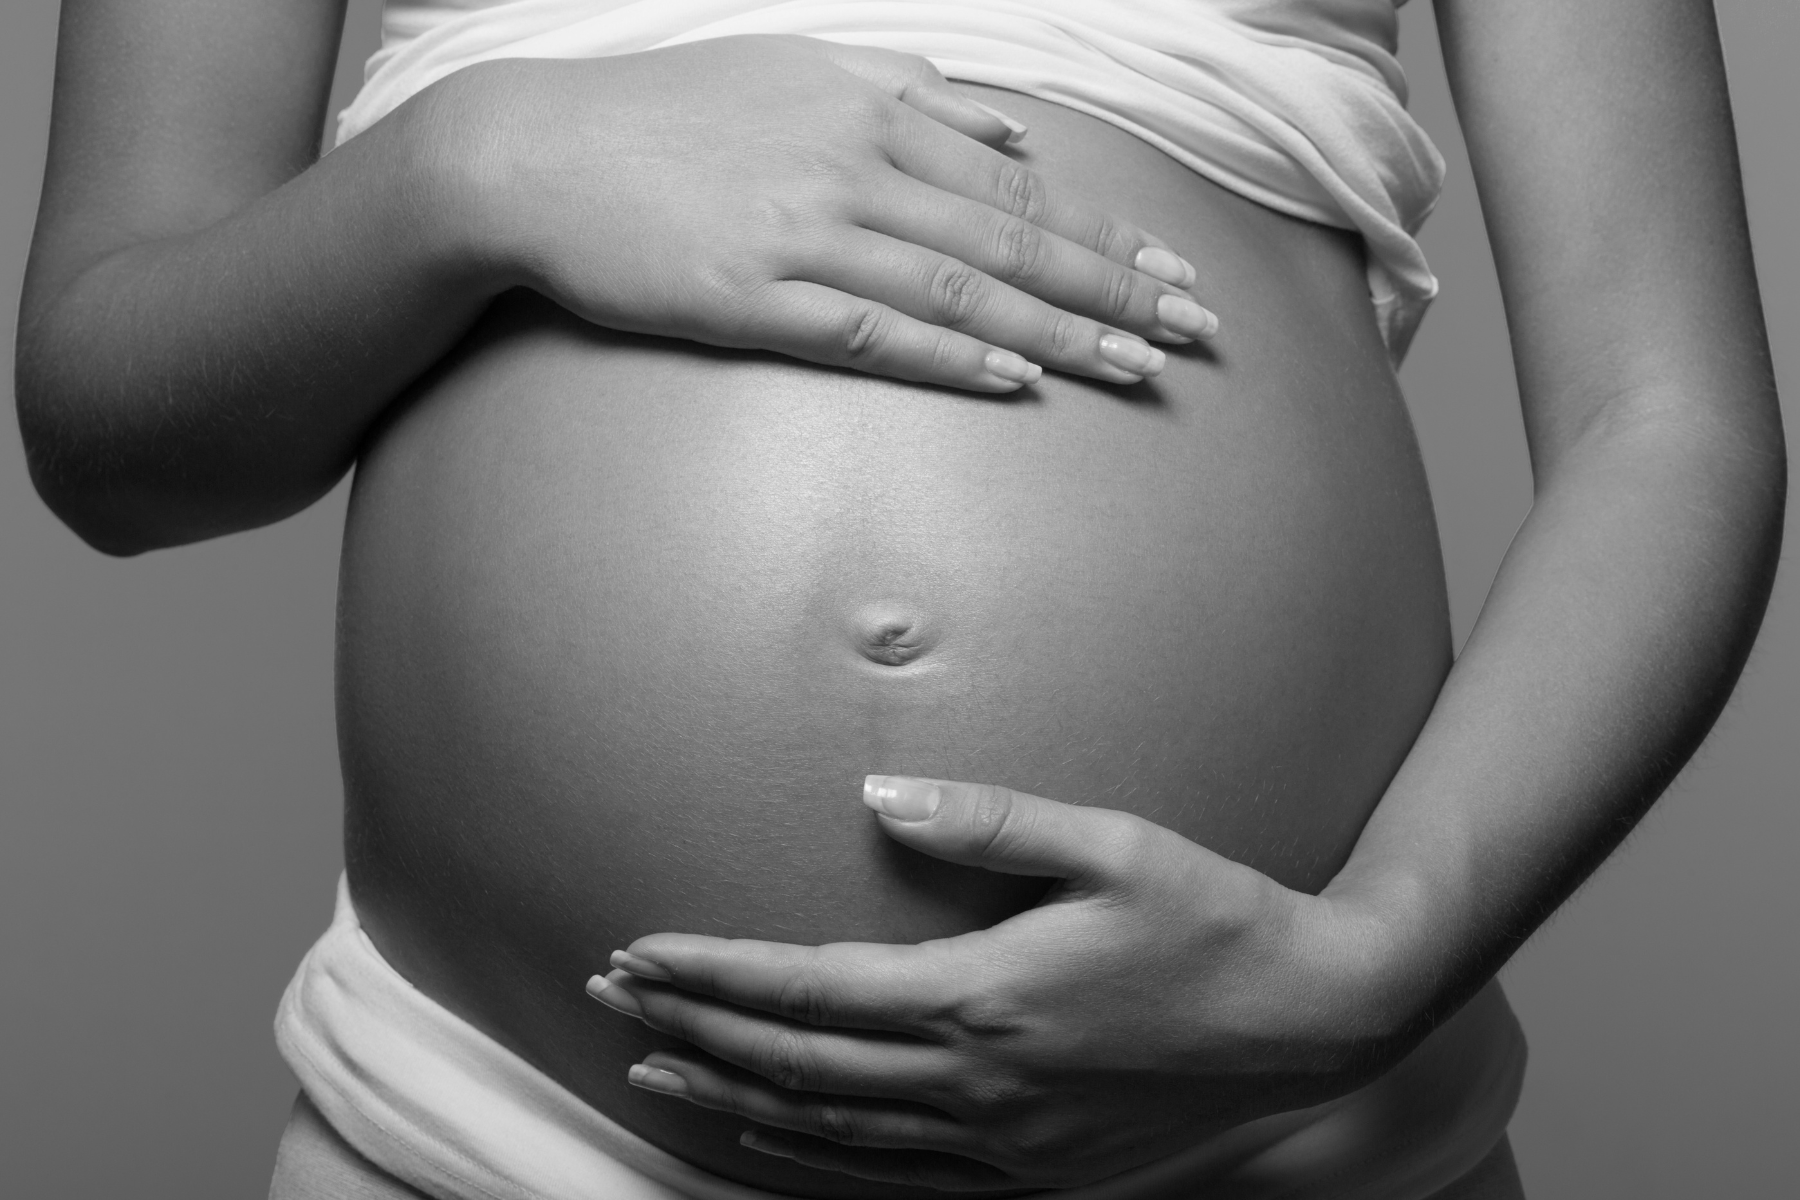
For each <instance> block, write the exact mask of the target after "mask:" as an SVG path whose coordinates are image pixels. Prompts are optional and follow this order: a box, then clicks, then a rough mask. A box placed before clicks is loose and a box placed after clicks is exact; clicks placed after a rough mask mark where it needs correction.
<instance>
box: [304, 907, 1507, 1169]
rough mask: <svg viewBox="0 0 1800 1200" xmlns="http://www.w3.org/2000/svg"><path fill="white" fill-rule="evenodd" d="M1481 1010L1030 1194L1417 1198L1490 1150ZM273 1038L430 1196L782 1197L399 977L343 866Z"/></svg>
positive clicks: (1499, 1120) (1502, 1111) (337, 1114)
mask: <svg viewBox="0 0 1800 1200" xmlns="http://www.w3.org/2000/svg"><path fill="white" fill-rule="evenodd" d="M571 986H578V985H577V984H571ZM1490 993H1491V995H1490ZM1484 1002H1485V1003H1487V1004H1488V1005H1489V1006H1490V1008H1491V1006H1492V1005H1494V1004H1497V1005H1499V1006H1500V1009H1501V1010H1504V1009H1505V1000H1504V999H1503V998H1501V997H1500V996H1499V993H1498V991H1497V990H1496V989H1490V991H1489V993H1484V994H1483V997H1478V998H1477V1000H1476V1001H1475V1002H1473V1003H1472V1005H1471V1007H1472V1008H1473V1007H1474V1006H1476V1005H1480V1004H1483V1003H1484ZM1477 1015H1480V1014H1477ZM1493 1018H1494V1014H1491V1013H1490V1014H1489V1015H1488V1017H1487V1018H1486V1019H1487V1024H1488V1027H1489V1028H1490V1030H1502V1031H1506V1032H1503V1034H1502V1036H1501V1037H1500V1038H1499V1039H1498V1041H1497V1042H1496V1039H1495V1038H1494V1037H1493V1036H1491V1035H1490V1034H1488V1033H1478V1034H1477V1036H1476V1037H1475V1038H1473V1039H1471V1038H1469V1037H1467V1036H1462V1037H1461V1040H1460V1042H1459V1041H1458V1035H1459V1030H1457V1029H1456V1028H1453V1027H1454V1026H1456V1025H1457V1022H1456V1021H1453V1022H1451V1023H1450V1024H1449V1025H1446V1026H1445V1028H1444V1029H1443V1030H1440V1031H1439V1033H1437V1034H1434V1035H1433V1036H1432V1037H1431V1038H1428V1039H1427V1040H1426V1043H1425V1044H1424V1046H1422V1047H1421V1048H1420V1050H1418V1051H1415V1052H1414V1054H1413V1055H1412V1056H1411V1057H1409V1058H1408V1059H1407V1060H1406V1062H1405V1063H1403V1064H1402V1065H1401V1066H1400V1067H1399V1068H1397V1069H1396V1070H1395V1071H1394V1072H1392V1073H1390V1074H1389V1075H1388V1076H1386V1077H1384V1078H1383V1079H1382V1080H1380V1081H1377V1083H1375V1084H1373V1085H1371V1086H1370V1087H1369V1088H1365V1089H1364V1090H1363V1091H1361V1092H1357V1093H1353V1094H1352V1095H1351V1096H1349V1097H1346V1098H1344V1099H1343V1100H1339V1101H1335V1102H1333V1103H1331V1104H1327V1105H1321V1106H1320V1107H1318V1108H1315V1109H1307V1110H1304V1111H1301V1112H1295V1113H1282V1114H1279V1115H1278V1116H1275V1117H1270V1118H1266V1119H1264V1120H1262V1121H1257V1122H1253V1123H1251V1124H1249V1125H1245V1126H1242V1127H1240V1128H1238V1129H1234V1130H1232V1131H1231V1132H1229V1133H1227V1134H1225V1135H1224V1136H1222V1137H1219V1138H1216V1139H1214V1140H1212V1141H1209V1142H1206V1143H1204V1144H1202V1145H1200V1146H1197V1147H1195V1148H1193V1149H1191V1150H1188V1151H1184V1152H1183V1153H1181V1154H1178V1155H1175V1156H1173V1157H1171V1158H1169V1159H1166V1160H1164V1161H1162V1162H1159V1163H1153V1164H1151V1165H1150V1166H1148V1167H1144V1168H1140V1169H1138V1170H1136V1171H1130V1172H1127V1173H1126V1174H1124V1175H1120V1176H1117V1177H1115V1178H1113V1179H1110V1180H1107V1181H1105V1182H1103V1183H1099V1184H1095V1185H1092V1186H1090V1187H1083V1188H1076V1189H1073V1190H1069V1191H1060V1192H1055V1193H1045V1195H1046V1196H1049V1195H1054V1196H1055V1197H1056V1200H1151V1198H1152V1197H1167V1196H1191V1195H1192V1194H1193V1190H1194V1188H1195V1187H1196V1186H1197V1185H1200V1184H1202V1183H1204V1184H1206V1185H1207V1187H1206V1194H1207V1195H1208V1196H1209V1197H1217V1198H1218V1200H1228V1198H1229V1200H1274V1198H1275V1197H1300V1196H1305V1197H1308V1198H1309V1200H1313V1198H1316V1200H1326V1198H1342V1200H1348V1198H1350V1197H1369V1198H1370V1200H1374V1198H1375V1197H1379V1198H1380V1200H1422V1198H1424V1197H1428V1196H1430V1195H1431V1194H1432V1193H1433V1192H1435V1191H1437V1190H1438V1189H1440V1188H1442V1187H1444V1186H1445V1185H1446V1184H1448V1183H1450V1182H1452V1181H1453V1180H1455V1179H1456V1178H1458V1177H1459V1176H1460V1175H1462V1174H1464V1173H1465V1172H1467V1171H1468V1170H1470V1169H1471V1168H1472V1167H1474V1166H1475V1164H1476V1163H1478V1162H1479V1161H1480V1160H1481V1159H1482V1158H1483V1157H1484V1156H1485V1155H1486V1154H1487V1152H1488V1151H1489V1150H1490V1149H1492V1147H1493V1146H1494V1144H1495V1143H1496V1142H1497V1141H1498V1140H1499V1138H1500V1135H1501V1134H1502V1133H1503V1132H1504V1131H1505V1128H1506V1122H1507V1120H1508V1119H1509V1118H1510V1116H1511V1114H1512V1109H1513V1106H1514V1104H1515V1103H1516V1102H1517V1099H1518V1093H1519V1085H1520V1082H1521V1080H1522V1078H1523V1074H1524V1059H1525V1054H1524V1042H1523V1038H1522V1037H1521V1036H1520V1035H1519V1033H1518V1026H1517V1024H1516V1023H1514V1022H1512V1020H1511V1014H1510V1012H1504V1019H1503V1020H1499V1021H1497V1022H1496V1021H1495V1020H1494V1019H1493ZM1461 1020H1462V1018H1458V1021H1461ZM1446 1034H1448V1035H1449V1036H1448V1037H1446V1036H1445V1035H1446ZM275 1038H276V1042H277V1043H278V1044H279V1046H280V1048H281V1053H282V1056H283V1057H284V1058H285V1059H286V1060H287V1062H288V1065H289V1066H290V1067H292V1068H293V1070H294V1073H295V1074H296V1075H297V1076H299V1079H300V1083H301V1086H302V1087H303V1088H304V1089H305V1091H306V1094H307V1096H308V1097H309V1098H311V1100H312V1102H313V1104H314V1105H316V1106H317V1107H318V1109H319V1111H320V1112H321V1113H322V1114H324V1116H325V1119H326V1120H327V1121H329V1122H330V1123H331V1125H332V1127H333V1128H334V1129H336V1130H337V1131H338V1133H339V1134H340V1135H342V1137H343V1138H344V1140H345V1141H346V1142H348V1143H349V1144H350V1145H351V1146H353V1147H355V1148H356V1149H357V1150H358V1151H359V1152H360V1153H361V1154H362V1155H363V1156H364V1157H366V1158H368V1159H369V1160H370V1161H371V1162H373V1163H374V1164H375V1165H376V1166H378V1167H380V1168H381V1169H382V1170H384V1171H387V1172H388V1173H389V1174H391V1175H393V1176H395V1177H396V1178H398V1179H401V1180H403V1181H405V1182H406V1183H408V1184H411V1185H412V1186H413V1187H415V1188H418V1189H419V1190H421V1191H423V1192H425V1193H426V1194H427V1195H430V1196H433V1197H437V1198H438V1200H781V1198H780V1197H777V1196H776V1195H775V1194H774V1193H770V1192H765V1191H761V1190H759V1189H757V1188H752V1187H746V1186H745V1185H743V1184H738V1183H733V1182H731V1181H730V1180H728V1179H722V1178H720V1177H719V1176H716V1175H713V1174H711V1173H709V1172H707V1171H703V1170H700V1169H699V1168H698V1167H695V1166H692V1165H690V1164H689V1163H687V1162H684V1161H683V1160H681V1159H679V1158H676V1157H675V1156H674V1155H671V1154H668V1153H667V1152H665V1151H662V1150H659V1149H658V1148H656V1147H655V1146H653V1145H651V1144H650V1143H649V1142H647V1141H645V1140H644V1139H642V1138H640V1137H638V1136H637V1135H636V1134H634V1133H632V1132H630V1131H629V1130H627V1129H625V1128H624V1127H623V1126H621V1125H619V1124H618V1123H617V1122H615V1121H613V1120H611V1119H610V1118H608V1117H607V1116H606V1115H605V1114H604V1113H602V1112H600V1111H598V1110H597V1109H594V1108H592V1107H591V1106H589V1105H588V1104H586V1103H585V1102H583V1101H582V1100H581V1099H580V1098H579V1097H577V1096H576V1095H575V1094H574V1093H572V1092H570V1091H569V1090H568V1089H566V1088H564V1087H563V1086H562V1085H561V1084H559V1083H557V1082H556V1081H555V1080H553V1079H551V1078H550V1077H549V1076H547V1075H545V1074H544V1073H543V1072H541V1071H539V1070H538V1069H537V1068H535V1067H533V1066H532V1065H531V1064H529V1063H527V1062H526V1061H525V1060H524V1059H522V1058H520V1057H519V1056H517V1055H516V1054H514V1053H513V1052H512V1051H510V1050H508V1049H506V1048H505V1047H504V1046H502V1045H500V1044H499V1043H498V1042H496V1041H494V1040H493V1039H492V1038H489V1037H488V1036H487V1035H486V1034H484V1033H482V1032H481V1031H480V1030H478V1029H476V1028H475V1027H474V1026H472V1025H470V1024H469V1023H468V1022H466V1021H464V1020H463V1019H462V1018H460V1017H458V1016H456V1015H454V1014H453V1013H451V1012H450V1011H449V1010H447V1009H445V1008H444V1007H442V1006H441V1005H439V1004H438V1003H436V1002H435V1001H433V1000H432V999H430V998H429V997H427V996H426V995H425V994H424V993H423V992H420V991H419V990H418V989H417V988H415V987H413V986H412V985H411V984H410V983H408V982H407V981H406V980H405V979H404V978H403V977H402V976H401V975H400V973H399V972H398V971H396V970H394V968H393V967H392V966H390V965H389V964H388V963H387V961H386V960H385V959H383V958H382V957H381V955H380V954H379V953H378V952H377V951H376V949H375V947H374V944H373V943H371V942H370V941H369V939H368V936H367V935H366V934H364V933H363V930H362V927H361V925H360V924H359V923H358V921H357V917H356V910H355V908H354V907H353V906H352V904H351V902H350V890H349V886H348V884H347V883H346V882H345V881H344V880H340V881H339V883H338V897H337V911H336V915H335V916H334V918H333V920H332V924H331V928H330V929H328V930H327V931H326V933H325V935H324V936H323V937H321V938H320V939H319V941H318V942H317V943H316V944H315V945H314V946H313V948H312V949H311V950H310V951H308V953H307V955H306V957H305V958H304V959H302V960H301V963H300V968H299V970H298V971H296V972H295V975H294V978H293V981H292V982H291V983H289V984H288V988H287V991H286V993H285V994H284V995H283V996H282V998H281V1007H280V1009H279V1011H278V1012H277V1014H276V1017H275Z"/></svg>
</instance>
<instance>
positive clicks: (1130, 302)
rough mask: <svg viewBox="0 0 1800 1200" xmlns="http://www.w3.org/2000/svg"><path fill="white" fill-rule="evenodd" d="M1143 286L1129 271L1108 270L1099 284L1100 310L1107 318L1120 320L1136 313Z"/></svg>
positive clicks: (1138, 308) (1143, 289) (1141, 306)
mask: <svg viewBox="0 0 1800 1200" xmlns="http://www.w3.org/2000/svg"><path fill="white" fill-rule="evenodd" d="M1144 293H1145V288H1144V287H1143V285H1142V284H1140V283H1139V282H1138V279H1137V276H1136V275H1135V273H1133V272H1131V271H1108V272H1107V273H1106V278H1105V280H1104V281H1103V282H1102V283H1101V285H1100V311H1101V312H1103V313H1105V314H1106V317H1107V319H1108V320H1112V321H1122V320H1127V319H1130V318H1132V317H1135V316H1137V315H1138V312H1139V310H1140V309H1142V308H1144V307H1145V305H1143V304H1142V303H1141V300H1142V297H1143V295H1144Z"/></svg>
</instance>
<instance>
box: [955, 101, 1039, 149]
mask: <svg viewBox="0 0 1800 1200" xmlns="http://www.w3.org/2000/svg"><path fill="white" fill-rule="evenodd" d="M969 103H970V104H973V105H974V106H975V107H976V108H979V109H980V110H981V111H982V112H984V113H986V114H987V115H988V116H990V117H992V118H994V120H996V121H998V122H1000V123H1001V124H1002V125H1004V126H1006V144H1007V145H1009V146H1016V145H1018V144H1019V142H1020V140H1021V139H1023V138H1024V136H1025V134H1026V133H1027V132H1029V129H1028V127H1027V126H1026V125H1025V124H1024V123H1023V122H1020V121H1015V120H1014V119H1013V118H1011V117H1009V116H1007V115H1006V114H1005V113H1003V112H1001V111H1000V110H999V109H997V108H989V107H988V106H987V105H985V104H983V103H982V102H981V101H979V100H970V101H969Z"/></svg>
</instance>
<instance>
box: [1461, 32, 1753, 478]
mask: <svg viewBox="0 0 1800 1200" xmlns="http://www.w3.org/2000/svg"><path fill="white" fill-rule="evenodd" d="M1437 11H1438V16H1439V23H1440V29H1441V31H1442V35H1443V43H1444V57H1445V63H1446V66H1447V68H1448V70H1449V74H1450V80H1451V86H1452V89H1453V91H1454V94H1455V98H1456V105H1457V110H1458V114H1459V116H1460V119H1461V122H1462V125H1463V129H1464V132H1465V134H1466V135H1467V139H1468V143H1469V151H1470V156H1471V160H1472V162H1473V165H1474V168H1475V175H1476V182H1477V185H1478V187H1479V190H1480V195H1481V202H1482V207H1483V210H1484V213H1485V215H1486V219H1487V224H1488V230H1489V234H1490V237H1491V240H1492V243H1493V247H1494V257H1495V263H1496V266H1497V267H1498V269H1499V274H1500V282H1501V287H1502V291H1503V293H1504V295H1505V298H1506V311H1507V318H1508V324H1509V326H1510V329H1511V333H1512V338H1513V346H1514V359H1515V362H1516V363H1517V366H1518V372H1519V384H1520V393H1521V398H1522V399H1523V401H1524V404H1525V419H1526V430H1527V434H1528V436H1529V438H1530V441H1531V450H1532V457H1533V461H1534V463H1535V464H1536V465H1537V466H1538V468H1539V470H1540V472H1542V471H1543V470H1544V469H1545V468H1546V467H1549V466H1553V465H1554V463H1555V461H1556V459H1557V458H1558V456H1559V455H1560V452H1561V451H1562V450H1563V449H1565V448H1566V447H1568V446H1569V445H1571V444H1572V443H1573V442H1574V441H1575V440H1576V439H1578V438H1579V437H1580V435H1581V434H1582V432H1583V431H1584V430H1586V429H1589V428H1591V427H1593V426H1594V425H1595V424H1596V423H1597V422H1599V421H1600V420H1601V419H1602V418H1606V419H1609V420H1610V418H1612V417H1615V416H1617V415H1619V414H1618V412H1617V411H1616V410H1617V409H1618V408H1619V407H1620V405H1621V404H1623V405H1624V406H1626V407H1628V408H1635V409H1636V410H1637V411H1640V412H1648V411H1652V410H1661V411H1660V412H1659V414H1658V415H1660V416H1670V415H1674V416H1676V417H1678V419H1680V420H1682V421H1684V422H1689V421H1694V420H1698V421H1700V422H1701V423H1703V424H1707V425H1709V426H1712V427H1714V428H1717V427H1719V425H1718V422H1719V421H1720V420H1722V421H1723V422H1724V423H1725V424H1726V425H1727V426H1730V425H1736V426H1738V427H1740V428H1743V429H1746V430H1748V431H1750V432H1751V433H1752V434H1753V435H1756V436H1762V435H1766V432H1767V423H1768V421H1769V420H1770V419H1771V417H1773V414H1774V412H1775V409H1774V392H1773V385H1772V379H1771V377H1770V374H1769V364H1768V353H1767V344H1766V338H1765V335H1764V333H1763V325H1762V315H1761V307H1760V302H1759V300H1758V297H1757V290H1756V279H1755V271H1754V267H1753V265H1752V262H1751V257H1750V241H1749V232H1748V228H1747V225H1746V221H1745V216H1744V204H1743V194H1742V186H1741V183H1740V179H1739V174H1738V162H1737V147H1736V143H1735V140H1734V135H1733V130H1732V122H1731V106H1730V101H1729V97H1728V95H1727V91H1726V84H1725V67H1724V61H1723V57H1722V54H1721V51H1720V48H1719V39H1718V32H1717V28H1716V26H1715V24H1714V17H1713V11H1712V6H1711V4H1710V3H1709V2H1708V0H1437ZM1671 410H1673V411H1671ZM1773 419H1774V420H1776V421H1778V420H1779V418H1778V417H1774V418H1773Z"/></svg>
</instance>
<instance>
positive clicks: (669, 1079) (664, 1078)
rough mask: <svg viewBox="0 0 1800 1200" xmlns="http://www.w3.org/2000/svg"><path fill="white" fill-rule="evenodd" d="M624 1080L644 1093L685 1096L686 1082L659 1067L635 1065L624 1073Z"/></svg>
mask: <svg viewBox="0 0 1800 1200" xmlns="http://www.w3.org/2000/svg"><path fill="white" fill-rule="evenodd" d="M625 1078H626V1079H627V1080H629V1081H630V1082H631V1086H632V1087H641V1088H643V1089H644V1090H645V1091H646V1092H656V1093H658V1094H660V1095H664V1096H686V1095H687V1094H688V1084H687V1080H685V1079H683V1078H682V1077H681V1076H679V1075H677V1074H676V1073H675V1072H673V1071H665V1070H663V1069H662V1068H661V1067H652V1066H649V1065H648V1064H646V1063H637V1064H635V1065H634V1066H633V1067H632V1068H631V1070H629V1071H627V1072H625Z"/></svg>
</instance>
